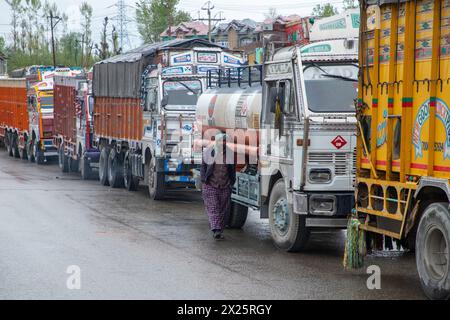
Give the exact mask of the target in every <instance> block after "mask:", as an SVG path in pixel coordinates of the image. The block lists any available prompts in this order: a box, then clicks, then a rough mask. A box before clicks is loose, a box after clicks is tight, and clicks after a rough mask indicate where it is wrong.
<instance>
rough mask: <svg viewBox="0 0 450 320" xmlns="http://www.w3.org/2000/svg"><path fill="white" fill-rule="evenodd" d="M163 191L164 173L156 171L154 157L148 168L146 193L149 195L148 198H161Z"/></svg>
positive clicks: (162, 197)
mask: <svg viewBox="0 0 450 320" xmlns="http://www.w3.org/2000/svg"><path fill="white" fill-rule="evenodd" d="M165 191H166V190H165V176H164V173H163V172H157V170H156V161H155V158H152V160H150V166H149V168H148V193H149V195H150V199H152V200H163V199H164V195H165Z"/></svg>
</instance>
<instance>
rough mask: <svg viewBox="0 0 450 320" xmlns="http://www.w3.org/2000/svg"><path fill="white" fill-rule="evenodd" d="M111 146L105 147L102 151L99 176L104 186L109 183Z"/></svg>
mask: <svg viewBox="0 0 450 320" xmlns="http://www.w3.org/2000/svg"><path fill="white" fill-rule="evenodd" d="M109 150H110V149H109V148H107V147H104V148H103V149H102V151H101V153H100V161H99V167H98V177H99V179H100V183H101V184H102V185H103V186H108V185H109V180H108V158H109Z"/></svg>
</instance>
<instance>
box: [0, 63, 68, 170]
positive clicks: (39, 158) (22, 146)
mask: <svg viewBox="0 0 450 320" xmlns="http://www.w3.org/2000/svg"><path fill="white" fill-rule="evenodd" d="M70 72H72V71H71V70H70V69H66V68H58V69H56V70H55V69H54V68H52V67H42V66H33V67H29V68H25V69H22V70H18V71H16V72H12V73H13V75H16V76H17V77H19V78H8V79H0V91H1V92H2V93H3V94H2V103H1V105H0V108H1V109H0V113H2V114H3V116H2V118H3V120H2V122H1V123H0V138H2V139H3V140H4V144H5V145H6V148H7V151H8V153H9V155H10V156H14V157H16V158H21V159H23V160H28V161H30V162H35V161H36V162H37V163H38V164H43V163H44V162H45V161H46V160H47V159H48V158H50V157H55V156H57V152H56V149H55V147H54V146H53V77H54V75H55V74H62V73H70Z"/></svg>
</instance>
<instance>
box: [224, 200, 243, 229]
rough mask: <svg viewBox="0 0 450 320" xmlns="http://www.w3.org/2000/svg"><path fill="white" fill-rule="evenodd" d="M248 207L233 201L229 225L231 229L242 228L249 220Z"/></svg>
mask: <svg viewBox="0 0 450 320" xmlns="http://www.w3.org/2000/svg"><path fill="white" fill-rule="evenodd" d="M247 215H248V208H247V207H246V206H243V205H241V204H239V203H236V202H231V206H230V216H229V218H228V227H229V228H231V229H241V228H242V227H243V226H244V225H245V222H246V221H247Z"/></svg>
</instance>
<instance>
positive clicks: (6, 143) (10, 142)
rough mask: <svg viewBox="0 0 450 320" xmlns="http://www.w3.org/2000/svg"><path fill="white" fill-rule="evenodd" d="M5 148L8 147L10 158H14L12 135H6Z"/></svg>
mask: <svg viewBox="0 0 450 320" xmlns="http://www.w3.org/2000/svg"><path fill="white" fill-rule="evenodd" d="M5 146H6V152H7V153H8V156H10V157H12V156H13V155H14V154H13V148H12V141H11V133H8V132H7V133H6V136H5Z"/></svg>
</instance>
